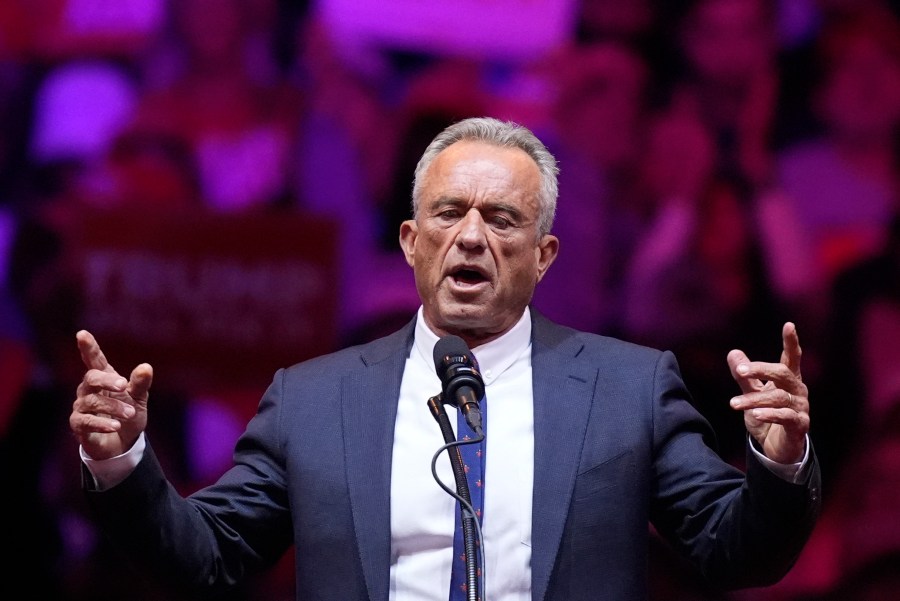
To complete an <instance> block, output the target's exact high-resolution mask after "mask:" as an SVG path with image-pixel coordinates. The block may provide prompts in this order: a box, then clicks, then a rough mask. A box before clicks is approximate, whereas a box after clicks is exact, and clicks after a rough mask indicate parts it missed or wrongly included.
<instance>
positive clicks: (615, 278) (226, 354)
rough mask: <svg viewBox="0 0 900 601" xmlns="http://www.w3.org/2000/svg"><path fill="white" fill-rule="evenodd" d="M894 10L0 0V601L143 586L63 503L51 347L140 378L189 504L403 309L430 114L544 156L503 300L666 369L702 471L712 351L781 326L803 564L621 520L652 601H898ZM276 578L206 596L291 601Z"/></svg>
mask: <svg viewBox="0 0 900 601" xmlns="http://www.w3.org/2000/svg"><path fill="white" fill-rule="evenodd" d="M898 13H900V8H898V2H896V1H894V2H890V1H879V0H679V1H662V0H492V1H491V2H472V1H471V0H444V1H442V2H433V3H432V2H421V1H418V0H392V1H390V2H381V1H376V0H319V1H313V0H308V1H302V0H178V1H176V0H0V470H2V473H3V476H4V481H5V482H6V484H5V486H4V491H5V494H4V506H5V509H4V510H3V519H2V526H0V540H2V541H3V543H4V546H5V548H6V549H7V552H6V554H7V556H11V557H12V559H11V560H9V561H4V562H3V564H2V565H3V568H2V570H0V575H2V579H0V582H2V584H0V591H4V592H6V591H13V590H20V589H21V590H25V591H28V596H29V597H30V598H47V599H61V600H73V601H74V600H83V601H89V600H90V601H94V600H118V599H148V600H150V599H152V600H156V599H164V598H166V597H165V596H164V594H163V593H162V592H160V591H156V590H155V588H154V586H153V584H152V583H137V581H135V577H134V576H133V575H132V574H131V573H130V572H129V571H128V569H127V567H126V565H125V564H124V562H123V561H122V560H121V559H120V558H117V557H115V556H113V555H112V554H111V553H110V551H109V550H108V549H107V547H106V543H105V541H104V540H103V539H102V537H101V536H100V535H99V534H98V533H97V532H96V531H95V530H94V529H93V528H92V526H91V524H90V520H89V518H88V516H87V515H86V513H85V510H84V506H83V503H82V500H81V493H80V488H79V478H80V472H79V467H78V451H77V446H76V444H75V442H74V440H73V438H72V437H71V435H70V434H69V433H68V423H67V416H68V413H69V411H70V409H71V402H72V400H74V396H75V387H76V386H77V383H78V382H79V381H80V379H81V373H82V367H81V365H80V360H79V357H78V354H77V350H76V346H75V332H76V331H77V330H78V329H80V328H88V329H90V330H91V331H92V332H94V334H95V335H96V336H97V337H98V339H99V341H100V344H101V346H103V348H104V350H105V351H106V352H107V355H108V356H109V358H110V361H111V362H112V363H113V365H114V366H116V367H117V368H118V369H119V370H120V371H122V372H128V371H129V370H130V369H131V368H132V367H133V366H134V365H135V364H136V363H137V362H139V361H149V362H151V363H153V364H154V367H155V369H156V381H155V382H154V389H153V392H152V398H151V418H150V426H149V429H148V435H149V436H151V437H153V440H154V447H155V448H156V449H157V451H158V452H159V453H160V455H161V457H162V460H163V462H164V463H166V464H167V465H166V468H167V469H168V473H169V474H170V475H171V476H172V479H173V481H174V483H175V484H176V486H178V487H179V488H180V489H181V490H182V491H184V492H190V491H191V490H194V489H196V488H197V487H199V486H201V485H203V484H205V483H207V482H209V481H211V480H213V479H215V478H216V476H217V475H218V474H219V473H221V472H222V471H223V470H224V469H225V467H226V466H227V464H228V462H229V461H230V456H231V445H232V444H233V442H234V441H235V439H236V437H237V436H238V434H239V433H240V431H241V429H242V428H243V425H244V423H246V420H247V419H249V417H250V416H252V414H253V412H254V411H255V407H256V402H257V400H258V398H259V395H260V394H261V393H262V391H263V390H264V389H265V387H266V386H267V385H268V383H269V380H270V378H271V376H272V374H273V373H274V371H275V370H276V369H277V368H278V367H281V366H284V365H287V364H289V363H293V362H295V361H299V360H302V359H304V358H307V357H310V356H314V355H317V354H320V353H324V352H328V351H330V350H333V349H336V348H339V347H342V346H345V345H347V344H352V343H355V342H362V341H365V340H368V339H371V338H373V337H375V336H377V335H380V334H382V333H385V332H388V331H391V330H393V329H394V328H395V327H396V326H397V325H399V324H402V323H405V322H406V321H407V320H408V319H409V318H410V317H411V315H412V312H413V311H414V310H415V309H416V308H417V306H418V300H417V297H416V296H415V289H414V286H413V279H412V273H411V270H410V269H409V268H408V267H407V265H406V264H405V262H404V261H403V258H402V255H401V254H400V252H399V245H398V244H397V233H398V227H399V223H400V221H401V220H403V219H405V218H407V217H409V215H410V209H409V205H410V191H411V187H412V174H413V169H414V166H415V162H416V160H417V159H418V157H419V155H420V154H421V153H422V151H423V150H424V148H425V146H426V144H427V143H428V141H430V140H431V138H432V137H433V136H434V135H435V134H436V133H437V132H438V131H440V130H441V129H442V128H443V127H445V126H446V125H448V124H450V123H451V122H453V121H455V120H458V119H460V118H463V117H468V116H477V115H490V116H494V117H498V118H501V119H509V120H514V121H517V122H519V123H522V124H524V125H526V126H528V127H530V128H531V129H532V130H534V131H535V132H536V133H537V134H538V136H539V137H541V139H543V140H544V141H545V142H546V143H547V144H548V146H549V148H550V149H551V151H553V152H554V154H555V155H556V156H557V157H558V159H559V162H560V169H561V172H560V199H559V208H558V212H557V221H556V226H555V233H556V234H557V235H558V236H559V237H560V239H561V254H560V257H559V259H558V261H557V263H556V264H554V266H553V268H552V269H551V270H550V272H549V275H548V276H547V278H546V279H545V280H544V281H543V282H542V283H541V284H540V285H539V286H538V290H537V293H536V297H535V300H534V303H535V305H536V306H537V307H538V308H539V309H541V310H543V311H544V312H545V313H546V314H547V315H549V316H550V317H552V318H555V319H557V320H558V321H561V322H563V323H567V324H569V325H572V326H575V327H578V328H582V329H586V330H590V331H594V332H598V333H603V334H609V335H615V336H621V337H624V338H627V339H629V340H633V341H637V342H641V343H645V344H649V345H652V346H656V347H660V348H666V349H671V350H673V351H675V352H676V354H677V356H678V358H679V361H680V364H681V367H682V369H683V372H684V376H685V379H686V380H687V382H688V384H689V386H690V388H691V390H692V392H693V393H694V402H695V403H696V405H697V407H698V408H699V409H700V410H701V411H703V413H704V414H705V415H706V416H707V417H708V418H709V419H710V421H711V422H712V423H713V425H714V426H715V428H716V430H717V432H718V444H719V450H720V452H721V453H722V455H723V457H725V458H726V460H728V461H730V462H732V463H734V464H735V465H738V466H740V465H741V464H742V462H743V460H744V455H743V453H744V445H745V434H744V431H743V424H742V421H741V417H740V415H738V414H736V413H734V412H732V411H730V410H729V409H728V400H729V399H730V398H731V397H732V396H733V395H735V394H736V393H738V390H737V388H736V385H735V384H734V383H733V381H732V380H731V378H730V375H729V372H728V369H727V366H726V363H725V356H726V354H727V352H728V350H729V349H731V348H742V349H744V350H746V351H747V352H748V354H749V355H750V357H751V358H753V359H760V360H767V361H774V360H777V359H778V352H779V348H780V328H781V325H782V324H783V323H784V321H786V320H791V321H794V322H795V323H796V324H797V326H798V329H799V333H800V339H801V343H802V345H803V352H804V355H803V374H804V379H805V380H806V382H807V384H808V385H809V388H810V391H811V392H810V399H811V417H812V432H811V436H812V439H813V444H814V445H815V446H816V449H817V451H818V453H819V455H820V457H821V459H822V464H823V471H824V476H825V489H824V493H825V510H824V515H823V517H822V520H821V522H820V524H819V526H818V527H817V529H816V531H815V533H814V535H813V538H812V540H811V541H810V543H809V545H808V546H807V548H806V550H805V551H804V553H803V555H802V556H801V557H800V560H799V562H798V564H797V565H796V567H795V568H794V570H793V571H792V572H791V573H790V574H789V575H788V576H787V577H786V578H785V579H784V580H783V581H782V582H781V583H779V584H778V585H775V586H772V587H768V588H765V589H753V590H748V591H741V592H721V591H713V590H709V589H707V588H706V587H704V586H703V585H702V584H701V583H700V581H699V580H698V579H697V578H696V577H695V575H694V573H693V572H692V571H691V569H690V568H688V567H687V566H685V565H684V564H683V563H681V562H680V561H679V560H677V559H676V558H675V557H673V556H672V555H671V554H670V553H669V550H668V548H667V547H666V546H665V545H664V544H663V543H662V542H660V541H658V540H657V539H656V538H655V535H654V534H653V532H652V531H651V532H650V535H651V536H652V537H654V538H653V540H654V542H655V543H656V544H655V545H654V546H653V549H654V552H653V555H652V557H651V576H652V578H653V582H652V590H653V598H654V599H658V600H687V601H692V600H722V601H758V600H759V601H762V600H766V601H769V600H774V601H837V600H845V599H849V600H857V599H858V600H866V601H874V600H881V599H895V598H897V597H896V595H897V594H898V593H897V591H898V590H900V509H898V508H900V346H898V342H900V197H898V182H900V160H898V157H900V24H898V18H900V17H898ZM423 410H424V407H423ZM290 559H291V558H290V557H286V558H285V560H284V562H283V565H279V566H277V567H276V568H275V569H274V570H272V571H271V572H270V573H268V574H266V575H263V576H259V577H255V578H253V579H252V580H251V581H250V582H248V584H247V586H246V587H245V588H244V589H242V590H240V591H236V592H235V595H234V599H235V601H255V600H277V599H285V600H288V599H293V594H294V593H293V583H292V572H291V569H292V568H291V563H290ZM10 594H11V593H10ZM2 596H3V597H4V598H5V597H6V596H7V595H5V594H4V595H2Z"/></svg>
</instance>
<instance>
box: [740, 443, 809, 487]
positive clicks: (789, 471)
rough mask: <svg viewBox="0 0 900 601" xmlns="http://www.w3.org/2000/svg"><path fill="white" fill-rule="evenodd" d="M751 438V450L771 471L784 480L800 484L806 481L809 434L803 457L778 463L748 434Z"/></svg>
mask: <svg viewBox="0 0 900 601" xmlns="http://www.w3.org/2000/svg"><path fill="white" fill-rule="evenodd" d="M748 438H749V440H750V450H751V451H753V454H754V455H756V458H757V459H759V462H760V463H762V464H763V465H764V466H766V467H767V468H768V469H769V471H770V472H772V473H773V474H775V475H776V476H778V477H779V478H781V479H782V480H786V481H788V482H790V483H792V484H800V483H802V482H805V481H806V477H807V475H808V472H809V469H808V467H809V447H810V445H809V435H808V434H807V435H806V438H805V443H804V447H805V450H804V451H803V459H801V460H800V461H798V462H797V463H778V462H777V461H772V460H771V459H769V458H768V457H766V456H765V454H763V452H762V451H760V450H759V449H757V448H756V441H755V440H754V439H753V437H752V436H748Z"/></svg>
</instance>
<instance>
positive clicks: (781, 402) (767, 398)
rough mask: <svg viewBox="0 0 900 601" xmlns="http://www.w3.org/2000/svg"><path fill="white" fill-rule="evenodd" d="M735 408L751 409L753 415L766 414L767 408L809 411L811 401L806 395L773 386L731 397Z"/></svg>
mask: <svg viewBox="0 0 900 601" xmlns="http://www.w3.org/2000/svg"><path fill="white" fill-rule="evenodd" d="M731 406H732V407H733V408H734V409H739V410H750V411H751V415H752V416H753V417H756V418H759V419H762V418H760V417H759V415H757V413H758V412H759V414H760V415H763V414H765V413H766V412H765V411H763V410H765V409H779V410H780V409H786V410H789V411H793V412H795V413H809V401H808V400H807V399H806V397H805V396H801V395H800V394H793V393H791V392H788V391H787V390H782V389H780V388H772V389H769V390H765V391H761V392H752V393H748V394H743V395H741V396H737V397H734V398H733V399H731ZM779 415H780V413H779ZM764 421H770V420H764Z"/></svg>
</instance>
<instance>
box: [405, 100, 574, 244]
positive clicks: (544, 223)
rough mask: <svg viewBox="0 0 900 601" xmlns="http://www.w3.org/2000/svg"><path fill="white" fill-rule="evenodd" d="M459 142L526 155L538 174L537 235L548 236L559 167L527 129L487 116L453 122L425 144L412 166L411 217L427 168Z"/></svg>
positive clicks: (557, 188) (414, 211)
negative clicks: (539, 183) (420, 155)
mask: <svg viewBox="0 0 900 601" xmlns="http://www.w3.org/2000/svg"><path fill="white" fill-rule="evenodd" d="M463 140H475V141H479V142H486V143H488V144H493V145H495V146H502V147H505V148H519V149H521V150H524V151H525V152H526V153H528V156H530V157H531V158H532V160H534V162H535V163H536V164H537V167H538V171H540V174H541V189H540V192H539V195H540V197H539V198H538V201H539V202H540V211H541V214H540V217H539V219H538V231H539V235H540V236H543V235H545V234H548V233H550V229H551V228H552V227H553V218H554V216H555V215H556V198H557V196H559V184H558V183H557V180H556V175H557V173H559V167H558V166H557V164H556V159H555V158H554V157H553V155H552V154H550V151H549V150H547V147H546V146H544V143H543V142H541V141H540V140H539V139H538V138H537V136H535V135H534V134H533V133H532V132H531V130H529V129H528V128H526V127H524V126H522V125H519V124H517V123H513V122H512V121H500V120H499V119H493V118H490V117H473V118H470V119H464V120H462V121H459V122H457V123H454V124H453V125H451V126H449V127H448V128H446V129H445V130H444V131H442V132H441V133H439V134H438V135H437V137H435V139H434V140H432V142H431V144H429V145H428V148H426V149H425V152H424V153H423V154H422V158H420V159H419V163H418V164H417V165H416V171H415V179H414V181H413V191H412V212H413V217H415V216H416V212H417V210H418V206H419V198H420V196H421V193H422V180H423V179H424V176H425V172H426V171H427V170H428V167H430V166H431V163H432V161H434V159H435V157H437V155H438V154H440V152H441V151H443V150H445V149H446V148H447V147H448V146H450V145H451V144H454V143H456V142H460V141H463Z"/></svg>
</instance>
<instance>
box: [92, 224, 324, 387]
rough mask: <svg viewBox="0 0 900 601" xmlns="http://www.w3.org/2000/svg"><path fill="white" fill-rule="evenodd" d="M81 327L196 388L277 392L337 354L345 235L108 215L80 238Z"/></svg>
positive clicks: (115, 350) (133, 360) (309, 227)
mask: <svg viewBox="0 0 900 601" xmlns="http://www.w3.org/2000/svg"><path fill="white" fill-rule="evenodd" d="M77 232H78V234H77V235H76V237H75V241H76V251H77V255H76V257H75V258H76V262H77V268H78V272H79V283H80V287H81V292H82V314H81V315H82V319H81V327H83V328H85V329H87V330H90V331H91V332H92V333H93V334H94V336H96V337H97V340H98V341H99V343H100V346H101V348H103V350H104V352H105V353H106V355H107V357H108V358H109V360H110V362H111V363H112V364H113V366H115V367H116V369H118V370H119V371H120V372H121V373H123V374H127V373H128V372H130V370H131V369H132V368H133V367H134V366H135V365H137V364H138V363H140V362H145V361H146V362H148V363H150V364H151V365H153V367H154V371H155V374H156V378H157V379H159V380H161V381H164V382H166V384H167V385H178V386H182V387H185V388H187V389H188V390H210V389H224V388H228V387H233V386H253V387H256V386H266V385H267V384H268V383H269V381H270V380H271V377H272V375H273V373H274V371H275V370H276V369H277V368H279V367H284V366H287V365H289V364H292V363H295V362H297V361H299V360H303V359H307V358H309V357H313V356H315V355H319V354H322V353H324V352H328V351H331V350H333V349H334V346H335V344H336V342H337V317H338V315H337V305H338V286H339V271H338V258H337V242H338V240H337V238H338V227H337V224H336V223H335V222H333V221H332V220H329V219H323V218H318V217H310V216H306V215H302V214H297V213H285V214H259V215H257V214H254V215H246V214H241V215H226V214H209V213H206V212H201V213H188V214H184V213H173V214H165V213H163V214H144V213H140V214H137V215H136V214H135V211H128V212H119V211H116V212H101V213H92V214H88V215H85V216H84V219H83V221H82V222H81V224H80V227H79V228H78V229H77Z"/></svg>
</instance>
